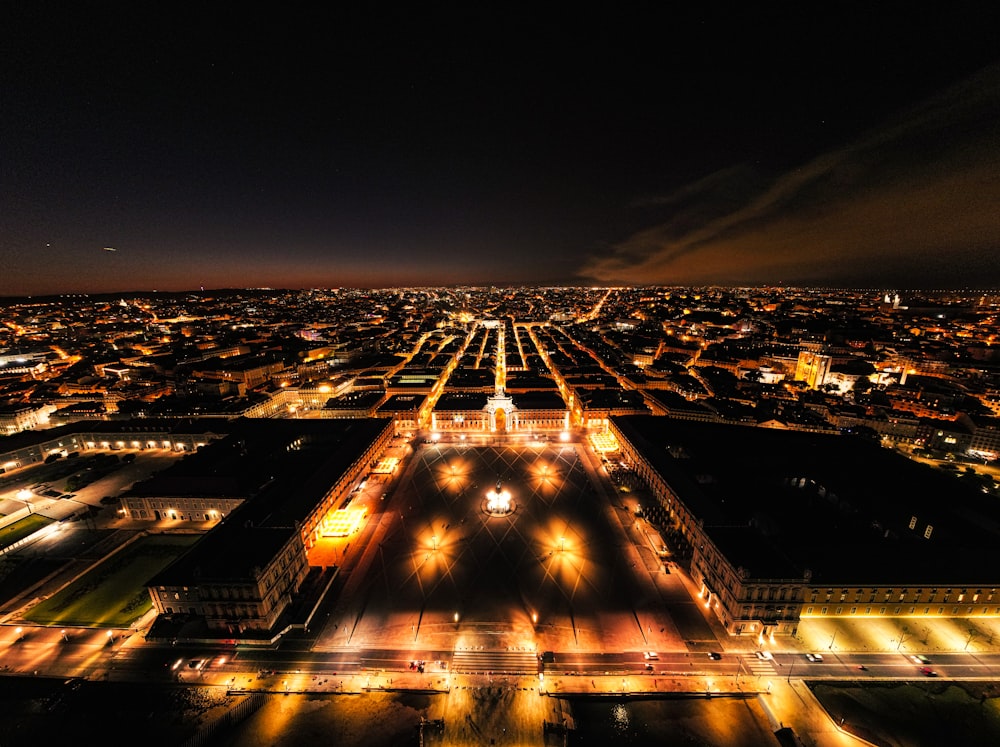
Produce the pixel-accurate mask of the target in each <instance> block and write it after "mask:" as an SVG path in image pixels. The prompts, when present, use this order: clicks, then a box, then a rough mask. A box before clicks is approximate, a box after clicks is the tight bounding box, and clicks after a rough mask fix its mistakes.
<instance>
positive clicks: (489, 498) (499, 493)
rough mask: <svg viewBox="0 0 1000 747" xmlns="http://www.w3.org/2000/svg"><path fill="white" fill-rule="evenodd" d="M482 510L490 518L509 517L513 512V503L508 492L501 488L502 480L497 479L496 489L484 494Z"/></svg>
mask: <svg viewBox="0 0 1000 747" xmlns="http://www.w3.org/2000/svg"><path fill="white" fill-rule="evenodd" d="M484 510H485V511H486V513H488V514H489V515H490V516H509V515H510V514H511V513H513V511H514V501H513V500H511V497H510V491H509V490H506V489H505V488H504V486H503V480H501V479H500V478H499V477H498V478H497V484H496V487H495V488H493V489H492V490H489V491H487V493H486V502H485V504H484Z"/></svg>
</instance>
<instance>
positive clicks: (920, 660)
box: [910, 654, 931, 664]
mask: <svg viewBox="0 0 1000 747" xmlns="http://www.w3.org/2000/svg"><path fill="white" fill-rule="evenodd" d="M910 661H912V662H913V663H914V664H930V663H931V660H930V659H928V658H927V657H926V656H924V655H923V654H913V655H912V656H911V657H910Z"/></svg>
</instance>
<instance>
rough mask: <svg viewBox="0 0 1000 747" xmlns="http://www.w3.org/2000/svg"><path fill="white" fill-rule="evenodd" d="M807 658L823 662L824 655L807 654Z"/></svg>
mask: <svg viewBox="0 0 1000 747" xmlns="http://www.w3.org/2000/svg"><path fill="white" fill-rule="evenodd" d="M806 658H807V659H808V660H809V661H815V662H822V661H823V655H822V654H806Z"/></svg>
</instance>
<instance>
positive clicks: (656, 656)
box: [642, 651, 660, 661]
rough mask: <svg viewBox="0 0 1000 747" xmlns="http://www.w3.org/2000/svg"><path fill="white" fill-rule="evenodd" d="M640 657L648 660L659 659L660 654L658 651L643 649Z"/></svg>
mask: <svg viewBox="0 0 1000 747" xmlns="http://www.w3.org/2000/svg"><path fill="white" fill-rule="evenodd" d="M642 658H643V659H646V661H650V660H656V659H659V658H660V655H659V654H658V653H656V652H655V651H643V652H642Z"/></svg>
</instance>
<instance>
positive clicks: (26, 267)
mask: <svg viewBox="0 0 1000 747" xmlns="http://www.w3.org/2000/svg"><path fill="white" fill-rule="evenodd" d="M766 7H768V8H769V10H768V11H767V12H763V11H757V12H754V13H749V12H747V11H741V12H740V13H739V14H735V15H734V14H733V13H730V12H726V11H724V10H722V9H716V10H713V9H712V8H709V7H702V6H699V8H698V9H697V10H690V11H684V12H682V13H681V12H677V11H673V10H670V11H666V10H664V11H660V12H658V13H656V14H655V15H649V16H644V15H633V16H631V17H623V16H618V17H607V16H600V15H595V16H593V17H590V18H585V17H580V16H578V15H574V17H573V18H571V19H565V18H564V19H560V20H559V22H558V23H544V22H542V20H541V19H539V18H537V17H535V16H533V15H527V14H526V15H523V16H518V15H515V14H514V13H513V12H512V11H511V10H510V9H507V8H503V9H500V8H493V9H484V10H482V11H478V12H476V13H475V14H468V15H461V14H459V15H454V14H443V13H442V14H440V15H437V16H433V15H428V14H427V13H426V12H421V13H419V14H417V13H413V14H412V15H393V12H392V11H391V10H389V9H388V8H379V9H377V10H378V13H377V14H376V13H374V12H373V13H371V14H367V13H353V12H349V11H344V10H343V9H331V10H328V11H323V12H321V13H318V14H310V13H306V12H304V11H303V12H302V14H301V15H297V16H289V15H280V16H276V15H273V14H271V15H269V14H267V13H265V12H263V11H260V12H259V13H258V14H257V15H254V14H253V13H247V12H241V13H240V14H239V15H234V14H233V13H222V12H219V13H215V14H213V13H211V12H207V11H203V10H202V9H198V10H197V11H196V10H195V9H193V8H191V9H188V13H189V15H188V16H182V15H181V14H180V13H181V12H180V11H179V10H178V9H177V8H171V9H170V13H169V14H168V13H166V12H165V11H164V12H163V13H162V14H159V15H157V14H155V13H154V11H150V10H148V9H141V10H137V9H132V10H130V11H128V12H121V11H116V12H103V11H102V10H101V9H102V8H107V6H101V5H98V6H97V8H96V9H95V8H93V7H86V8H83V7H81V8H79V9H74V10H66V9H65V8H62V7H58V6H55V5H52V6H46V5H45V4H44V3H43V4H41V5H39V6H32V7H31V9H29V10H25V11H10V10H8V11H7V12H6V15H7V19H6V23H5V26H6V28H7V32H6V33H5V36H6V37H7V39H6V41H7V42H9V44H7V48H6V50H5V52H4V65H3V66H2V69H0V102H2V105H0V143H2V146H0V147H2V149H3V151H2V159H0V225H2V233H0V253H2V257H3V263H4V266H5V267H4V271H3V272H2V273H0V294H2V295H26V294H35V295H37V294H44V293H60V292H96V291H116V290H122V291H128V290H152V289H161V290H183V289H191V288H197V287H198V286H205V287H206V288H218V287H245V286H272V287H331V286H364V287H373V286H374V287H381V286H391V285H439V284H454V283H461V284H475V285H480V284H490V283H496V284H506V283H541V284H578V283H587V284H590V283H600V284H612V283H613V284H618V283H658V284H702V283H711V284H748V285H749V284H762V283H779V282H782V283H791V284H805V285H853V286H857V285H872V286H877V287H897V288H898V287H961V286H972V287H977V288H978V287H995V286H997V285H1000V266H998V265H1000V263H998V262H997V261H996V260H995V256H996V254H997V247H998V244H1000V217H998V214H1000V211H998V210H997V208H996V206H997V205H998V204H1000V177H998V174H1000V93H998V92H1000V67H998V60H1000V52H998V50H997V46H996V43H995V40H996V38H998V37H997V35H996V32H997V30H998V28H997V23H996V18H995V17H994V16H995V15H996V13H995V12H993V11H988V10H978V9H976V10H970V9H969V8H975V6H969V8H962V7H956V6H949V8H948V9H947V10H945V9H937V10H934V11H933V12H926V11H925V15H924V16H922V17H920V18H912V17H909V18H908V17H904V16H902V15H901V13H899V12H896V11H897V10H898V9H893V10H892V12H890V11H889V10H886V9H881V10H875V11H873V10H872V9H871V8H869V7H867V6H864V5H860V4H859V5H856V6H852V5H850V4H836V5H828V6H823V7H822V8H821V9H818V10H817V9H816V8H815V7H810V8H808V9H807V10H805V11H803V10H797V9H798V8H800V7H801V4H799V5H794V4H789V5H787V6H781V5H779V4H774V5H768V6H766ZM900 8H906V9H909V8H910V6H900ZM935 14H937V15H935ZM104 247H113V248H114V249H115V251H114V252H109V251H104Z"/></svg>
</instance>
